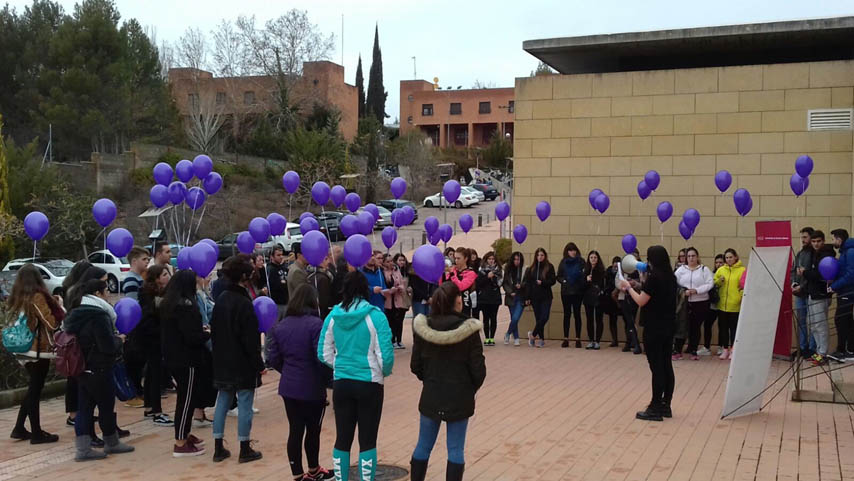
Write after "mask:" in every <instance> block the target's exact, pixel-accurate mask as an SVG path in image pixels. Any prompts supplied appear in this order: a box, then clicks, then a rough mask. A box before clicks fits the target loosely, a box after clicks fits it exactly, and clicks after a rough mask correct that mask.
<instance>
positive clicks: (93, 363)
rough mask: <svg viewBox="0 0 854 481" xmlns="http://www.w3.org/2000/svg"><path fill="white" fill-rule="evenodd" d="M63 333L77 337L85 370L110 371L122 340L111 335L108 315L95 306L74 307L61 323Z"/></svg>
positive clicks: (110, 323) (111, 326)
mask: <svg viewBox="0 0 854 481" xmlns="http://www.w3.org/2000/svg"><path fill="white" fill-rule="evenodd" d="M62 326H63V329H64V330H65V332H68V333H70V334H74V335H76V336H77V342H78V344H79V345H80V350H81V351H83V358H84V359H85V360H86V369H87V370H111V369H113V366H114V365H115V364H116V358H117V357H118V355H119V352H121V347H122V340H121V339H120V338H119V337H118V336H116V335H114V334H113V323H112V321H111V320H110V316H109V314H107V313H106V312H104V310H103V309H101V308H98V307H96V306H88V305H81V306H78V307H75V308H74V309H72V310H71V312H70V313H69V314H68V317H66V318H65V320H64V321H63V323H62Z"/></svg>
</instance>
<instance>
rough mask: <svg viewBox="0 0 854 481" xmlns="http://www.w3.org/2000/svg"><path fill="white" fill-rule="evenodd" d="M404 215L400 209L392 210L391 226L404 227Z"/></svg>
mask: <svg viewBox="0 0 854 481" xmlns="http://www.w3.org/2000/svg"><path fill="white" fill-rule="evenodd" d="M405 217H406V214H404V213H403V210H402V209H400V208H397V209H394V210H393V211H391V225H393V226H395V227H403V226H404V225H406V222H405V221H406V218H405Z"/></svg>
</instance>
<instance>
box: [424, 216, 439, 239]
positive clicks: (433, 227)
mask: <svg viewBox="0 0 854 481" xmlns="http://www.w3.org/2000/svg"><path fill="white" fill-rule="evenodd" d="M424 230H425V231H427V235H428V236H431V235H433V233H435V232H436V231H437V230H439V219H437V218H436V217H435V216H432V215H431V216H430V217H428V218H427V219H425V220H424Z"/></svg>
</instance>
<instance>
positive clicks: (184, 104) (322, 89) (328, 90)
mask: <svg viewBox="0 0 854 481" xmlns="http://www.w3.org/2000/svg"><path fill="white" fill-rule="evenodd" d="M169 85H170V88H171V89H172V96H173V98H174V99H175V103H176V105H177V107H178V111H179V112H180V113H181V115H182V116H188V115H190V113H191V112H194V111H195V112H202V113H206V112H212V113H214V112H215V113H217V114H219V115H225V116H226V117H227V118H229V119H230V120H232V121H231V122H229V124H231V125H232V126H233V128H237V127H238V126H239V124H240V122H241V121H242V120H243V119H244V118H247V117H251V116H252V115H258V114H261V113H264V112H268V111H270V110H273V109H275V108H276V106H277V99H276V95H277V92H278V89H277V87H276V78H275V77H273V76H268V75H261V76H246V77H214V76H213V74H212V73H211V72H207V71H204V70H198V69H192V68H174V69H170V70H169ZM290 102H291V104H292V105H293V106H295V107H296V108H298V110H299V112H300V113H301V114H303V115H308V114H310V113H311V111H312V109H313V108H314V105H315V104H318V105H323V106H326V107H330V106H331V107H334V108H335V109H336V110H338V112H340V114H341V122H340V124H339V128H340V130H341V134H342V135H343V136H344V138H345V139H347V140H352V139H353V138H354V137H355V136H356V133H357V131H358V126H359V118H358V117H359V110H358V109H359V107H358V104H359V96H358V92H357V90H356V87H354V86H353V85H349V84H347V83H346V82H345V81H344V67H343V66H341V65H337V64H335V63H332V62H327V61H322V62H305V63H304V64H303V73H302V75H301V76H299V77H298V78H296V79H294V81H293V82H291V91H290Z"/></svg>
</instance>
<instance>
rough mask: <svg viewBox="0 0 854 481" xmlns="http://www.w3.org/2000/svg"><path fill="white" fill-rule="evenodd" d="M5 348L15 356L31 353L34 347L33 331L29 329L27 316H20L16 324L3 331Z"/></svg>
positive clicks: (21, 314) (22, 314)
mask: <svg viewBox="0 0 854 481" xmlns="http://www.w3.org/2000/svg"><path fill="white" fill-rule="evenodd" d="M2 335H3V347H4V348H6V350H7V351H9V352H11V353H13V354H22V353H25V352H29V351H30V349H31V348H32V347H33V340H34V336H33V331H31V330H30V328H29V327H27V316H26V315H24V313H23V312H21V313H20V314H18V319H17V320H16V321H15V323H14V324H12V325H11V326H8V327H6V328H4V329H3V333H2Z"/></svg>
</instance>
